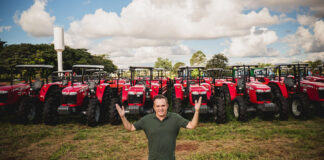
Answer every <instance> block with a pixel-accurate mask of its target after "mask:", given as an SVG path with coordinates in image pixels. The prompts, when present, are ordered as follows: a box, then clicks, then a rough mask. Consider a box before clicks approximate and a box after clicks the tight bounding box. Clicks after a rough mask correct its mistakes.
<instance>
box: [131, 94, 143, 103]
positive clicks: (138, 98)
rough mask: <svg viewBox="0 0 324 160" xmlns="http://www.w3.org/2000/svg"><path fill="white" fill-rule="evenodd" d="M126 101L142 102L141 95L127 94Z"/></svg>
mask: <svg viewBox="0 0 324 160" xmlns="http://www.w3.org/2000/svg"><path fill="white" fill-rule="evenodd" d="M128 103H132V104H138V103H143V95H136V94H135V95H128Z"/></svg>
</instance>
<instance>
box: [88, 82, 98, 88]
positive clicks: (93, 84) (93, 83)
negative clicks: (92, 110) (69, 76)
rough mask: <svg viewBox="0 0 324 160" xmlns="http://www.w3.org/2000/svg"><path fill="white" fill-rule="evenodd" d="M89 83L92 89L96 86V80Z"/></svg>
mask: <svg viewBox="0 0 324 160" xmlns="http://www.w3.org/2000/svg"><path fill="white" fill-rule="evenodd" d="M88 85H89V89H90V90H91V89H94V88H95V87H96V82H95V81H90V82H89V84H88Z"/></svg>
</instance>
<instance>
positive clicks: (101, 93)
mask: <svg viewBox="0 0 324 160" xmlns="http://www.w3.org/2000/svg"><path fill="white" fill-rule="evenodd" d="M108 87H109V84H107V83H103V84H100V85H98V86H97V90H96V97H97V99H98V101H99V102H100V104H101V103H102V100H103V98H104V97H103V96H104V93H105V90H106V88H108Z"/></svg>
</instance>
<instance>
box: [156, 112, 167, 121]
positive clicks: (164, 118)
mask: <svg viewBox="0 0 324 160" xmlns="http://www.w3.org/2000/svg"><path fill="white" fill-rule="evenodd" d="M169 117H170V112H167V115H166V116H165V118H164V119H163V121H164V120H166V119H168V118H169ZM153 118H155V119H157V120H160V119H158V118H157V117H156V114H155V112H154V113H153Z"/></svg>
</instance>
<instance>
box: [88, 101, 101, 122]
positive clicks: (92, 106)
mask: <svg viewBox="0 0 324 160" xmlns="http://www.w3.org/2000/svg"><path fill="white" fill-rule="evenodd" d="M100 117H101V105H100V103H99V101H98V100H97V99H91V100H90V102H89V106H88V111H87V124H88V126H91V127H93V126H96V125H98V124H99V122H100Z"/></svg>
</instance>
